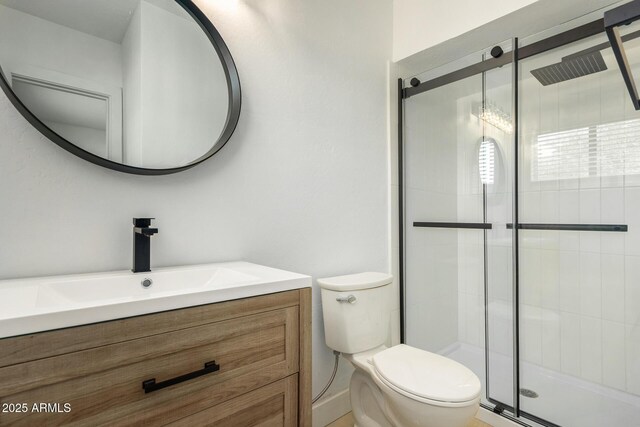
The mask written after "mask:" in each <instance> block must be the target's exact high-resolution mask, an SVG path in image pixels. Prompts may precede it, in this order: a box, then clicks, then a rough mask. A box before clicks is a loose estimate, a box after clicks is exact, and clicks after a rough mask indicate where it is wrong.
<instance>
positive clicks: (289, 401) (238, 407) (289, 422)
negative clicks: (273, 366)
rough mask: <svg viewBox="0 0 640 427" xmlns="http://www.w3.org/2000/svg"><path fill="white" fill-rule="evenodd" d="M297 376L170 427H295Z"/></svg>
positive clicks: (296, 423) (194, 415) (182, 420)
mask: <svg viewBox="0 0 640 427" xmlns="http://www.w3.org/2000/svg"><path fill="white" fill-rule="evenodd" d="M297 402H298V375H291V376H290V377H287V378H285V379H283V380H280V381H276V382H275V383H272V384H269V385H268V386H265V387H262V388H259V389H258V390H254V391H252V392H249V393H247V394H243V395H242V396H239V397H236V398H235V399H232V400H229V401H227V402H224V403H222V404H220V405H216V406H214V407H212V408H209V409H205V410H204V411H200V412H198V413H196V414H193V415H190V416H188V417H185V418H182V419H180V420H178V421H176V422H174V423H171V424H170V426H171V427H192V426H202V427H205V426H215V427H254V426H261V427H267V426H273V427H295V426H296V425H298V421H297V419H298V412H297V411H298V408H297Z"/></svg>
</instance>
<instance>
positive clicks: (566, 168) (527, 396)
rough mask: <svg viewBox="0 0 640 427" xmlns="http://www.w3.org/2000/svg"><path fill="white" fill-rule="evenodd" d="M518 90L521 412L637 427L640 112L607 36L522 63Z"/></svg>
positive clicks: (634, 57) (586, 425) (633, 46)
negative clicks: (623, 77)
mask: <svg viewBox="0 0 640 427" xmlns="http://www.w3.org/2000/svg"><path fill="white" fill-rule="evenodd" d="M600 16H601V15H600ZM638 30H640V26H638V25H635V24H634V25H631V26H629V27H626V28H625V29H624V33H623V36H625V35H631V37H630V39H629V40H628V41H627V42H625V47H626V50H627V55H628V60H629V62H630V63H631V65H632V68H633V69H634V70H636V71H638V66H640V38H638V35H640V33H639V32H638ZM533 41H535V40H524V43H523V44H524V45H527V44H530V43H532V42H533ZM519 84H520V118H521V120H520V130H521V132H520V135H519V140H520V146H521V153H520V175H519V181H520V188H519V203H520V210H519V212H520V223H521V230H520V241H519V245H520V264H519V269H520V284H519V286H520V292H521V299H520V301H521V305H520V313H521V315H520V324H521V329H520V344H521V345H520V348H521V361H520V365H521V387H522V388H523V390H522V393H521V395H522V397H521V408H522V410H523V411H524V412H525V413H526V414H529V415H531V418H534V419H535V418H540V419H543V420H545V421H547V422H548V423H553V424H557V425H561V426H563V427H573V426H575V427H578V426H579V427H600V426H612V427H626V426H636V425H640V328H639V326H640V322H639V319H640V219H639V218H640V113H639V112H637V111H635V109H634V108H633V105H632V103H631V100H630V98H629V94H628V93H627V90H626V87H625V85H624V81H623V79H622V76H621V73H620V70H619V68H618V65H617V64H616V61H615V58H614V56H613V53H612V50H611V48H610V46H609V43H608V40H607V37H606V35H605V34H604V33H602V34H600V35H597V36H593V37H590V38H587V39H584V40H581V41H579V42H575V43H572V44H568V45H565V46H563V47H560V48H557V49H554V50H550V51H548V52H545V53H542V54H539V55H536V56H533V57H531V58H528V59H525V60H522V61H521V62H520V83H519Z"/></svg>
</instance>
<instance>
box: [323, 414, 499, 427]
mask: <svg viewBox="0 0 640 427" xmlns="http://www.w3.org/2000/svg"><path fill="white" fill-rule="evenodd" d="M327 427H353V417H352V416H351V412H349V413H348V414H347V415H345V416H344V417H341V418H338V419H337V420H335V421H334V422H332V423H331V424H329V425H328V426H327ZM469 427H491V426H490V425H489V424H486V423H483V422H482V421H480V420H473V421H471V424H469Z"/></svg>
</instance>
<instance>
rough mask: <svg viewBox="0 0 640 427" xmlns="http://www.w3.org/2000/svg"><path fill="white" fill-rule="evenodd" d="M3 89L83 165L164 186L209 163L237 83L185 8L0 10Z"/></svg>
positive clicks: (139, 1) (169, 2) (16, 2)
mask: <svg viewBox="0 0 640 427" xmlns="http://www.w3.org/2000/svg"><path fill="white" fill-rule="evenodd" d="M0 85H1V86H2V88H3V90H4V91H5V93H6V94H7V96H8V97H9V99H10V100H11V102H13V104H14V105H15V106H16V108H17V109H18V110H19V111H20V112H21V113H22V114H23V115H24V116H25V117H26V118H27V120H29V122H30V123H31V124H33V125H34V126H35V127H36V128H37V129H38V130H39V131H40V132H42V133H43V134H44V135H45V136H47V137H48V138H49V139H51V140H52V141H53V142H55V143H56V144H58V145H59V146H61V147H62V148H64V149H65V150H67V151H69V152H71V153H73V154H76V155H78V156H80V157H82V158H83V159H85V160H88V161H90V162H93V163H95V164H98V165H100V166H104V167H108V168H111V169H115V170H118V171H122V172H129V173H135V174H141V175H162V174H169V173H174V172H179V171H182V170H185V169H188V168H190V167H193V166H195V165H196V164H198V163H200V162H202V161H204V160H206V159H208V158H209V157H211V156H212V155H213V154H215V153H216V152H217V151H218V150H220V149H221V148H222V146H223V145H224V144H225V143H226V142H227V141H228V140H229V138H230V137H231V134H232V133H233V131H234V129H235V127H236V124H237V122H238V118H239V115H240V80H239V78H238V72H237V70H236V68H235V65H234V63H233V59H232V57H231V54H230V52H229V50H228V49H227V46H226V45H225V43H224V41H223V40H222V37H221V36H220V34H219V33H218V32H217V30H216V29H215V27H214V26H213V24H212V23H211V22H210V21H209V20H208V19H207V17H206V16H205V15H204V14H203V13H202V12H201V11H200V10H199V9H198V8H197V7H196V6H195V5H194V4H193V3H192V2H191V1H190V0H0Z"/></svg>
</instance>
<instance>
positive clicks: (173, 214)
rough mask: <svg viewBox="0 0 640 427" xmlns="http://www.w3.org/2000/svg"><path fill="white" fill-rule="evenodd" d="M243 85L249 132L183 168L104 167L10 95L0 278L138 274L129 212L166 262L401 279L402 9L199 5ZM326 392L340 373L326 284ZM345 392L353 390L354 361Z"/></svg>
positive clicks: (1, 149) (3, 114)
mask: <svg viewBox="0 0 640 427" xmlns="http://www.w3.org/2000/svg"><path fill="white" fill-rule="evenodd" d="M197 4H198V5H199V6H200V7H201V8H202V9H203V10H204V11H205V13H206V14H207V15H209V16H210V17H211V19H212V21H213V22H214V24H215V25H216V26H217V28H218V30H219V31H220V32H221V34H222V35H223V37H224V38H225V40H226V42H227V44H228V46H229V48H230V50H231V52H232V53H233V55H234V59H235V61H236V64H237V66H238V69H239V72H240V77H241V82H242V88H243V95H244V96H243V101H244V103H243V111H242V115H241V118H240V123H239V125H238V128H237V130H236V133H235V134H234V136H233V138H232V139H231V141H230V142H229V144H227V146H226V147H225V148H224V149H223V150H222V151H220V152H219V153H218V154H216V155H215V156H214V157H213V158H212V159H210V160H209V161H207V162H205V163H203V164H202V165H199V166H198V167H196V168H194V169H192V170H189V171H187V172H183V173H180V174H177V175H171V176H161V177H142V176H133V175H125V174H121V173H118V172H114V171H111V170H107V169H102V168H99V167H97V166H95V165H92V164H90V163H88V162H86V161H84V160H81V159H79V158H76V157H74V156H72V155H71V154H69V153H67V152H66V151H64V150H62V149H61V148H59V147H58V146H56V145H55V144H53V143H51V142H49V141H47V140H46V139H45V138H44V137H42V136H41V135H40V134H39V133H38V132H37V131H36V130H35V129H33V128H32V127H31V126H30V125H29V124H28V123H27V122H26V120H25V119H24V118H22V116H21V115H20V114H19V113H18V112H17V111H16V110H15V109H14V108H13V106H12V105H11V104H10V103H9V101H8V100H7V99H6V98H5V97H4V96H0V130H1V132H0V200H2V201H3V203H2V211H1V214H0V215H1V218H2V221H0V241H1V242H3V243H2V245H0V269H1V270H0V277H2V278H11V277H25V276H36V275H44V274H62V273H76V272H90V271H103V270H114V269H128V268H130V265H131V244H132V243H131V227H132V225H131V218H132V217H135V216H152V217H156V218H157V220H156V222H155V224H156V225H157V226H158V227H159V229H160V233H159V234H158V235H157V236H154V238H153V242H152V265H153V266H154V267H160V266H169V265H178V264H191V263H201V262H215V261H224V260H237V259H243V260H248V261H253V262H257V263H262V264H266V265H270V266H273V267H278V268H284V269H289V270H293V271H297V272H301V273H307V274H310V275H312V276H314V277H315V278H318V277H326V276H329V275H336V274H346V273H350V272H358V271H366V270H373V271H375V270H378V271H388V270H389V255H388V197H389V196H388V170H387V168H388V161H387V155H388V148H387V129H386V126H387V82H388V80H387V75H386V69H387V68H386V67H387V61H388V60H389V59H390V56H391V38H392V34H391V33H392V29H391V19H390V16H391V13H392V5H391V2H390V1H388V0H373V1H372V0H352V1H347V2H345V1H341V0H327V1H322V2H300V1H294V0H272V1H269V2H256V1H241V0H231V1H230V0H199V1H197ZM313 297H314V301H313V322H314V326H313V336H314V337H313V349H314V355H313V357H314V362H313V364H314V375H313V381H314V393H316V392H318V391H319V390H320V388H321V387H322V386H323V385H324V383H325V381H326V380H327V378H328V376H329V375H330V373H331V369H332V364H333V354H332V353H331V352H330V351H329V350H328V349H327V348H326V347H325V345H324V336H323V331H322V316H321V310H320V296H319V292H317V289H314V294H313ZM342 366H343V368H342V369H341V371H340V374H339V377H338V379H337V382H336V385H335V387H333V388H332V390H331V393H334V392H335V391H338V390H343V389H345V388H346V386H347V379H348V377H347V375H346V371H347V369H346V368H347V366H346V364H344V363H343V364H342Z"/></svg>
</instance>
